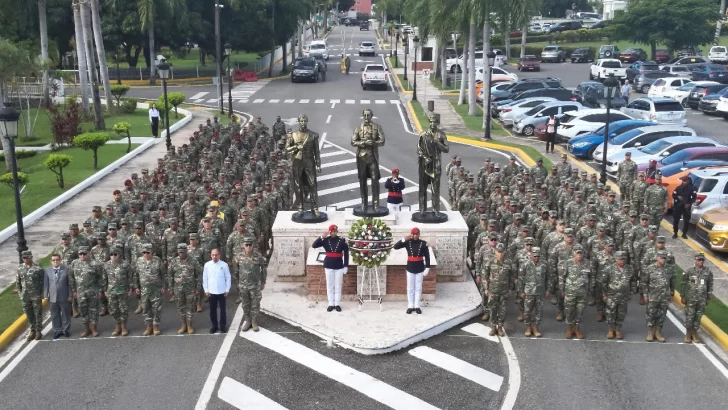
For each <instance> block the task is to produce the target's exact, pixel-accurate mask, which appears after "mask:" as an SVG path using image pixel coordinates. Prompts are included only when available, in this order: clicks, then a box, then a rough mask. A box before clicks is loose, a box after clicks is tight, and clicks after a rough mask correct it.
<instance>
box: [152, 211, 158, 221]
mask: <svg viewBox="0 0 728 410" xmlns="http://www.w3.org/2000/svg"><path fill="white" fill-rule="evenodd" d="M151 217H152V218H157V219H159V212H158V211H154V212H151Z"/></svg>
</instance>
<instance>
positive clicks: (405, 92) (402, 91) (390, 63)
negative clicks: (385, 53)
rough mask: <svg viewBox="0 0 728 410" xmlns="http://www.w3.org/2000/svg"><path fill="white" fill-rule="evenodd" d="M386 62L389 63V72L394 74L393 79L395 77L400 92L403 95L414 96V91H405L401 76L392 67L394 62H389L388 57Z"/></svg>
mask: <svg viewBox="0 0 728 410" xmlns="http://www.w3.org/2000/svg"><path fill="white" fill-rule="evenodd" d="M384 61H386V62H387V66H388V67H389V72H390V73H392V77H394V81H395V82H396V83H397V87H398V88H399V92H400V93H401V94H412V91H409V90H405V89H404V86H403V85H402V81H400V79H399V75H398V74H397V73H396V72H395V71H394V67H393V66H392V62H391V61H389V57H386V58H385V59H384Z"/></svg>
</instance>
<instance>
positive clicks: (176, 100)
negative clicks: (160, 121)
mask: <svg viewBox="0 0 728 410" xmlns="http://www.w3.org/2000/svg"><path fill="white" fill-rule="evenodd" d="M162 99H164V96H162ZM167 101H168V102H169V104H170V105H171V106H172V107H174V118H178V115H177V106H178V105H180V104H182V103H183V102H185V95H184V94H183V93H180V92H173V93H169V94H167Z"/></svg>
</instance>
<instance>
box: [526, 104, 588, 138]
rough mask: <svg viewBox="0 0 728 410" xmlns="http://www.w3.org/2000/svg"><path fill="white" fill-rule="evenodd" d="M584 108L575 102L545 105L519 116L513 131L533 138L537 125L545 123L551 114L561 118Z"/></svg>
mask: <svg viewBox="0 0 728 410" xmlns="http://www.w3.org/2000/svg"><path fill="white" fill-rule="evenodd" d="M582 107H583V106H582V105H581V104H579V103H578V102H574V101H555V102H548V103H543V104H541V105H538V106H536V107H533V108H531V109H530V110H528V111H526V112H525V113H523V114H521V115H519V116H518V117H517V118H516V120H515V121H514V122H513V131H514V132H517V133H519V134H523V135H525V136H531V135H533V132H534V130H535V129H536V125H538V124H542V123H545V122H546V121H547V120H548V118H549V116H550V115H551V114H554V115H555V116H557V117H559V116H561V114H563V113H565V112H567V111H576V110H579V109H581V108H582Z"/></svg>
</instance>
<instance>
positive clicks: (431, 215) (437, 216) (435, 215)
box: [412, 211, 447, 224]
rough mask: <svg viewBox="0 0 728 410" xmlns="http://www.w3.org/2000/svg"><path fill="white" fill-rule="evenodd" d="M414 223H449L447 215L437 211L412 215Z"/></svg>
mask: <svg viewBox="0 0 728 410" xmlns="http://www.w3.org/2000/svg"><path fill="white" fill-rule="evenodd" d="M412 222H419V223H422V224H441V223H443V222H447V214H445V213H443V212H435V211H419V212H415V213H413V214H412Z"/></svg>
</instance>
